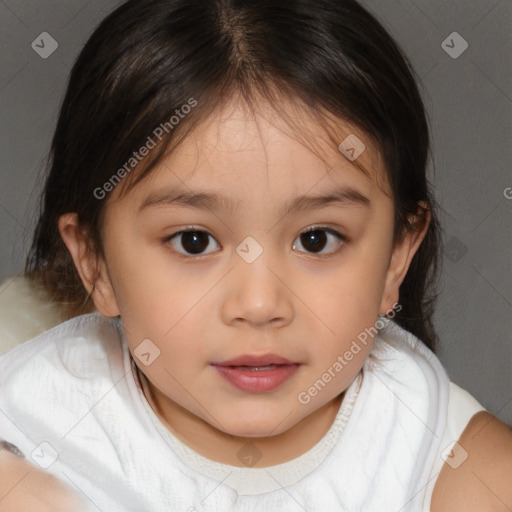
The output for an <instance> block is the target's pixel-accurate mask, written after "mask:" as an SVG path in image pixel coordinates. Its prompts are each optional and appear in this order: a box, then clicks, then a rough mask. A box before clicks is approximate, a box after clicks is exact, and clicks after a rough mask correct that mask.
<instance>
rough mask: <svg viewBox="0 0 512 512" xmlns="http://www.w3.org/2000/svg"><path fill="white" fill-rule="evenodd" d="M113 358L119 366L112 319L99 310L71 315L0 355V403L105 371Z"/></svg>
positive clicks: (119, 358)
mask: <svg viewBox="0 0 512 512" xmlns="http://www.w3.org/2000/svg"><path fill="white" fill-rule="evenodd" d="M116 360H117V361H119V363H121V365H122V345H121V340H120V336H119V333H118V331H117V326H116V323H115V321H114V320H111V319H107V318H105V317H102V316H101V315H99V314H98V313H93V314H89V315H83V316H80V317H76V318H73V319H71V320H69V321H67V322H64V323H62V324H60V325H58V326H56V327H54V328H53V329H50V330H49V331H46V332H44V333H43V334H41V335H39V336H37V337H36V338H33V339H32V340H29V341H26V342H24V343H22V344H21V345H18V346H17V347H15V348H14V349H12V350H10V351H9V352H7V353H5V354H3V355H2V356H0V387H1V388H2V397H1V400H0V403H1V404H5V403H6V401H9V399H12V400H15V401H16V402H18V403H19V401H20V395H21V394H22V393H24V394H25V396H26V397H27V399H28V398H33V397H34V396H36V395H38V394H40V393H42V392H43V391H46V392H48V389H49V388H51V387H52V386H53V385H55V387H57V388H59V387H62V386H65V384H64V383H68V382H71V381H76V382H83V381H84V380H90V379H94V378H95V376H101V375H102V374H105V370H107V374H108V373H109V372H108V369H109V368H110V367H111V366H112V365H113V364H114V362H115V361H116Z"/></svg>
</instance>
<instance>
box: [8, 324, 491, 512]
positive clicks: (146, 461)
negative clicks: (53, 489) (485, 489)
mask: <svg viewBox="0 0 512 512" xmlns="http://www.w3.org/2000/svg"><path fill="white" fill-rule="evenodd" d="M0 392H1V395H0V411H1V414H0V438H3V439H5V440H6V441H8V442H11V443H13V444H14V445H16V446H17V447H18V448H19V449H20V450H21V451H22V452H23V453H24V454H25V456H26V457H27V458H28V459H29V460H34V461H35V462H36V463H38V464H39V465H40V466H42V467H44V468H45V469H47V470H48V471H49V472H51V473H52V474H54V475H55V476H57V477H60V478H61V479H63V480H64V481H66V482H69V481H72V482H73V483H74V485H75V486H77V487H78V488H79V489H80V491H81V493H83V495H85V496H87V499H86V500H84V509H83V510H84V511H85V510H87V511H88V510H97V509H98V508H99V509H100V510H105V511H106V510H108V511H109V512H121V511H123V512H125V511H134V512H144V511H147V512H160V511H162V512H163V511H168V510H172V511H175V510H176V511H184V512H185V511H186V512H200V511H203V510H204V511H216V512H217V511H221V510H231V511H234V512H237V511H240V512H242V511H244V512H251V511H255V512H256V511H262V510H264V511H265V512H277V511H279V512H295V511H303V510H311V511H320V510H322V511H324V510H333V511H338V510H340V511H351V512H387V511H390V512H391V511H392V512H396V511H398V510H400V511H401V512H406V511H411V512H412V511H414V512H417V511H425V512H426V511H428V510H429V508H430V498H431V494H432V490H433V488H434V485H435V481H436V478H437V475H438V474H439V472H440V470H441V467H442V465H443V463H444V458H446V457H447V455H448V454H449V453H450V450H451V445H452V443H453V442H454V441H456V440H458V439H459V437H460V435H461V433H462V432H463V430H464V428H465V427H466V425H467V423H468V422H469V420H470V419H471V417H472V416H473V415H474V414H475V413H477V412H479V411H481V410H485V409H484V408H483V407H482V406H481V405H480V404H479V403H478V402H477V401H476V400H475V399H474V398H473V397H471V395H469V394H468V393H467V392H465V391H464V390H462V389H460V388H459V387H457V386H456V385H455V384H453V383H450V382H449V380H448V377H447V375H446V372H445V371H444V369H443V367H442V366H441V363H440V362H439V360H438V359H437V357H436V356H435V355H434V354H433V353H432V352H431V351H430V350H429V349H428V348H426V347H425V346H424V345H423V344H421V343H420V342H419V341H418V340H417V339H416V338H415V337H414V336H412V335H411V334H410V333H408V332H406V331H404V330H403V329H401V328H400V327H399V326H398V325H396V324H394V323H393V322H392V321H388V322H387V325H386V326H385V327H384V329H382V331H381V332H380V333H379V335H378V336H377V337H376V338H375V341H374V346H373V347H372V350H371V353H370V356H369V357H368V358H367V360H366V361H365V363H364V365H363V368H362V370H361V372H360V373H359V374H358V375H357V376H356V378H355V379H354V381H353V382H352V384H351V385H350V386H349V388H348V389H347V390H346V392H345V396H344V399H343V402H342V404H341V407H340V409H339V411H338V413H337V415H336V418H335V419H334V422H333V424H332V425H331V427H330V429H329V430H328V432H327V433H326V434H325V435H324V437H323V438H322V439H321V440H320V441H319V442H318V443H317V444H316V445H315V446H314V447H313V448H312V449H311V450H309V451H308V452H306V453H304V454H303V455H301V456H300V457H297V458H296V459H293V460H291V461H289V462H286V463H283V464H279V465H275V466H270V467H266V468H251V467H243V468H240V467H235V466H229V465H225V464H220V463H218V462H215V461H212V460H210V459H207V458H205V457H203V456H201V455H200V454H198V453H196V452H195V451H193V450H192V449H191V448H189V447H188V446H186V445H185V444H184V443H182V442H181V441H180V440H179V439H178V438H176V437H175V436H174V435H173V434H172V433H171V432H170V431H169V430H168V429H167V428H166V427H165V426H164V425H163V424H162V422H161V421H160V420H159V418H158V417H157V416H156V414H155V413H154V412H153V410H152V409H151V406H150V405H149V404H148V402H147V400H146V398H145V396H144V394H143V390H142V388H141V384H140V382H139V380H138V378H137V374H136V372H135V365H134V363H133V360H132V358H131V356H130V353H129V350H128V347H127V344H126V340H125V338H124V333H123V329H122V324H121V322H120V321H119V320H109V319H105V318H103V317H101V316H100V315H99V314H91V315H85V316H82V317H78V318H75V319H72V320H70V321H69V322H66V323H64V324H61V325H59V326H57V327H56V328H54V329H52V330H50V331H48V332H46V333H44V334H42V335H41V336H38V337H37V338H35V339H33V340H31V341H29V342H26V343H24V344H22V345H20V346H19V347H17V348H16V349H14V350H12V351H10V352H8V353H7V354H5V355H4V356H2V357H0ZM443 457H444V458H443Z"/></svg>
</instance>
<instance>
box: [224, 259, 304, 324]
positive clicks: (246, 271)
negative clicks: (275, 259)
mask: <svg viewBox="0 0 512 512" xmlns="http://www.w3.org/2000/svg"><path fill="white" fill-rule="evenodd" d="M264 255H265V252H263V254H262V255H261V256H260V257H259V258H258V259H257V260H256V261H254V262H252V263H246V262H245V261H243V260H241V259H240V261H238V262H237V263H236V265H235V268H234V269H233V270H232V271H231V272H230V273H229V278H228V279H229V286H227V287H226V296H225V297H224V301H223V304H222V311H221V315H222V320H223V321H224V323H226V324H227V325H233V326H243V325H247V326H251V327H258V328H266V327H268V328H278V327H284V326H286V325H288V324H289V323H290V322H291V321H292V320H293V317H294V306H293V292H292V291H291V289H290V288H291V286H290V284H289V283H287V278H286V276H285V275H283V271H282V269H281V271H280V270H279V269H278V268H277V267H276V266H275V265H273V264H272V262H271V261H270V259H269V258H266V257H264Z"/></svg>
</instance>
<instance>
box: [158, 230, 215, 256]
mask: <svg viewBox="0 0 512 512" xmlns="http://www.w3.org/2000/svg"><path fill="white" fill-rule="evenodd" d="M209 239H211V240H213V241H214V240H215V239H214V238H213V237H212V236H211V235H210V234H209V233H207V232H206V231H199V230H184V231H179V232H178V233H174V235H171V236H170V237H167V238H166V239H165V240H164V242H166V243H170V244H171V245H172V246H173V248H174V249H175V250H176V251H177V252H179V253H180V254H183V255H184V256H194V255H202V254H208V253H210V252H213V251H208V252H204V251H205V249H206V248H207V247H208V246H209V245H210V242H209ZM180 245H181V247H182V249H183V250H180V247H179V246H180ZM217 246H218V248H220V246H219V245H218V244H217Z"/></svg>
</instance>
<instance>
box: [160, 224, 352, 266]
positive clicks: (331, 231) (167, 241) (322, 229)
mask: <svg viewBox="0 0 512 512" xmlns="http://www.w3.org/2000/svg"><path fill="white" fill-rule="evenodd" d="M315 231H319V232H325V233H327V234H328V235H332V236H335V237H336V238H337V239H338V240H339V243H340V245H345V244H346V243H347V242H348V239H347V238H346V237H345V236H344V235H342V234H341V233H339V232H338V231H336V230H334V229H331V228H328V227H325V226H312V227H310V228H308V229H306V230H304V231H302V232H301V233H300V235H299V236H298V237H297V239H298V240H300V238H301V236H302V235H305V234H307V233H311V232H315ZM185 233H201V234H206V235H207V236H208V237H211V238H212V239H214V238H213V236H212V235H210V233H208V232H207V231H204V230H201V229H194V228H192V227H191V228H188V229H184V230H181V231H178V232H176V233H174V234H172V235H170V236H168V237H166V238H164V239H163V240H162V243H163V244H164V245H167V244H171V245H173V244H172V241H173V240H174V239H176V238H178V237H179V236H180V235H183V234H185ZM214 240H215V239H214ZM300 243H301V244H302V241H300ZM326 244H328V241H327V242H326ZM219 245H220V244H219ZM296 245H297V244H296V243H295V241H294V243H293V245H292V247H293V248H295V247H296ZM322 250H323V249H322ZM338 250H339V248H338V249H335V250H334V251H331V252H329V253H327V254H324V253H319V252H308V251H300V252H305V253H306V254H310V255H314V256H317V257H319V258H325V257H329V256H332V255H333V254H336V253H337V252H338ZM175 252H176V253H177V254H178V255H179V256H180V257H183V258H187V259H190V258H198V257H201V256H205V255H207V254H210V253H211V252H215V251H210V252H207V253H204V252H203V253H198V254H193V253H188V252H187V253H185V254H184V253H182V252H180V251H178V250H176V249H175Z"/></svg>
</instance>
